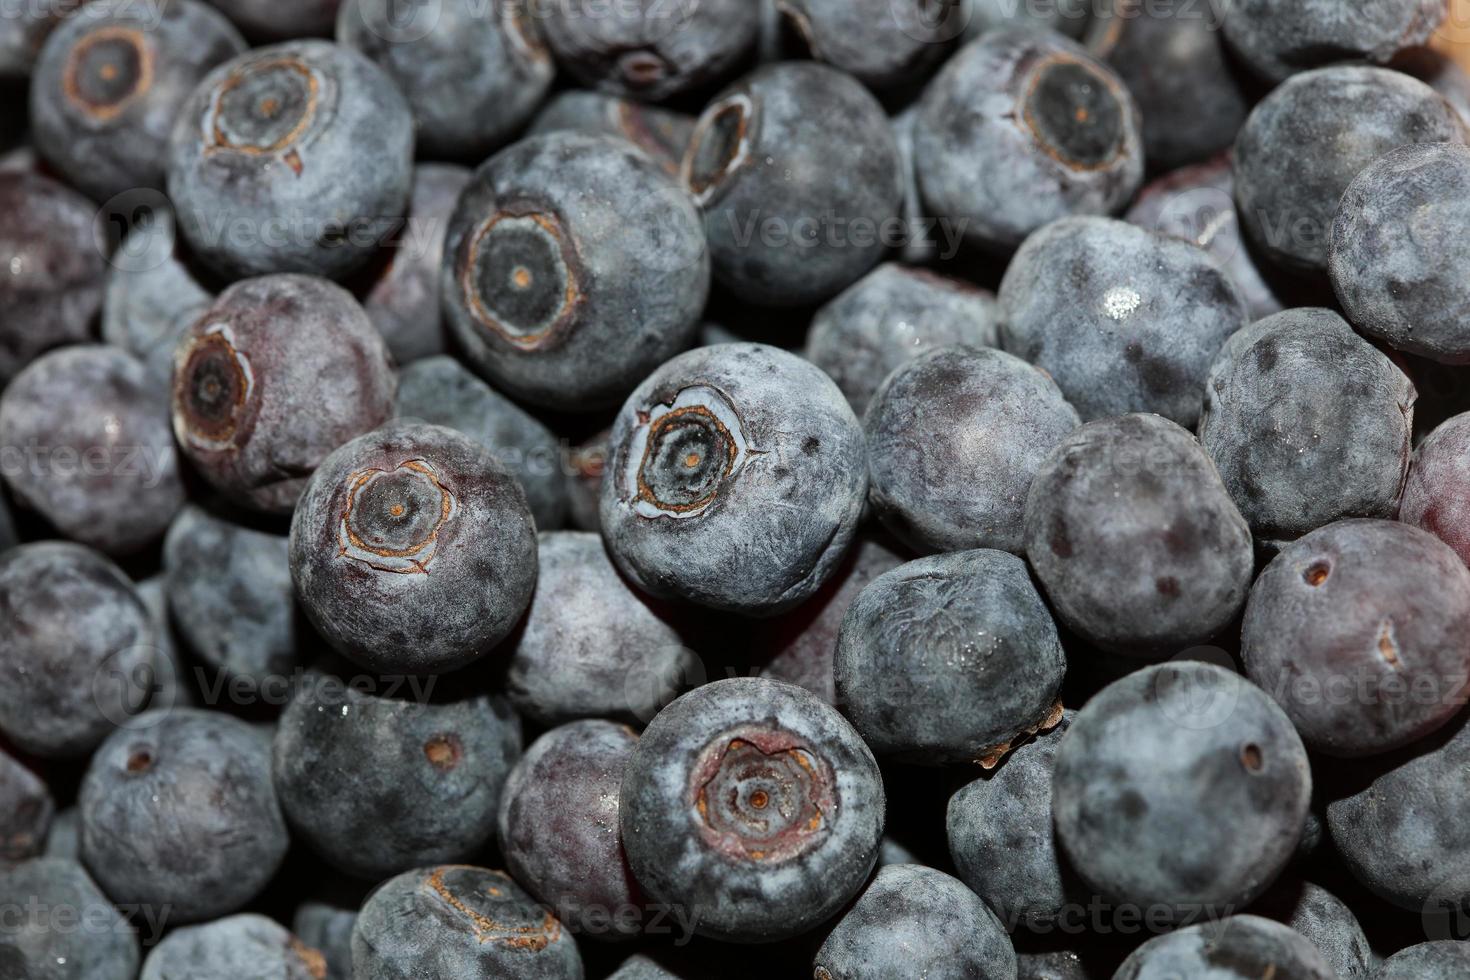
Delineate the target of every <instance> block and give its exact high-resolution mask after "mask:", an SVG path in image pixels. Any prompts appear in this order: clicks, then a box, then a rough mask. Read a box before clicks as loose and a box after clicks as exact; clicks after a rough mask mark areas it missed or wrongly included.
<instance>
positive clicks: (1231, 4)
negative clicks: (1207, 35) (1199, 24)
mask: <svg viewBox="0 0 1470 980" xmlns="http://www.w3.org/2000/svg"><path fill="white" fill-rule="evenodd" d="M1445 9H1446V4H1445V0H1295V2H1292V3H1277V2H1274V0H1228V2H1226V3H1225V4H1224V5H1223V6H1222V7H1221V8H1220V13H1221V14H1223V15H1224V16H1223V19H1222V21H1221V27H1223V28H1224V32H1225V40H1226V41H1227V42H1229V44H1230V46H1231V48H1233V49H1234V50H1235V53H1236V55H1238V56H1239V58H1240V60H1241V61H1242V62H1244V63H1245V64H1246V65H1247V66H1249V67H1250V69H1251V70H1252V71H1254V72H1255V73H1256V74H1258V75H1260V76H1261V77H1262V78H1263V79H1265V80H1267V81H1270V82H1282V81H1285V80H1286V79H1287V78H1289V77H1291V76H1292V75H1294V74H1296V73H1297V72H1300V71H1303V70H1304V69H1308V68H1318V67H1321V66H1322V65H1326V64H1329V63H1332V62H1337V61H1372V62H1378V63H1379V64H1383V63H1386V62H1388V61H1391V60H1392V59H1393V57H1394V55H1396V54H1398V53H1399V52H1400V51H1402V50H1403V49H1405V48H1412V47H1414V46H1415V45H1420V44H1427V43H1428V42H1429V40H1430V39H1431V38H1432V37H1433V36H1434V33H1435V30H1436V29H1437V28H1438V27H1439V25H1440V24H1441V22H1443V21H1444V19H1445Z"/></svg>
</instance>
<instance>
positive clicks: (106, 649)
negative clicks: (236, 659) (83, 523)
mask: <svg viewBox="0 0 1470 980" xmlns="http://www.w3.org/2000/svg"><path fill="white" fill-rule="evenodd" d="M155 636H156V634H155V632H154V625H153V622H152V620H151V619H150V618H149V616H148V610H147V609H145V608H144V607H143V603H142V601H141V600H139V598H138V593H137V592H136V591H135V590H134V589H133V584H132V583H131V582H130V581H128V578H127V576H125V575H124V574H123V573H122V570H121V569H119V568H118V567H117V566H116V565H114V564H113V563H112V562H110V561H108V560H107V559H106V558H104V557H103V556H102V555H100V554H99V553H97V552H95V551H93V550H92V549H90V548H87V547H84V546H82V545H79V544H71V543H65V542H60V541H43V542H38V543H35V544H24V545H18V546H16V547H14V548H11V549H10V550H8V551H6V552H4V553H0V672H3V676H4V678H5V683H4V684H0V732H3V733H4V735H5V737H6V738H8V739H9V740H10V741H11V742H12V743H13V744H14V745H15V746H16V747H17V748H19V749H20V750H21V751H23V752H28V753H30V754H32V755H37V756H42V757H46V758H51V757H60V758H84V757H85V756H86V755H87V753H88V752H90V751H92V749H94V748H95V747H96V746H97V744H98V743H99V742H101V741H102V740H103V739H104V738H106V737H107V734H108V733H109V732H111V731H112V729H113V726H114V724H116V723H118V722H121V721H123V720H125V719H126V717H127V706H130V705H132V704H133V703H134V702H135V700H136V696H137V694H138V690H137V688H136V686H135V684H136V678H137V677H139V676H142V675H144V674H146V672H148V671H150V670H151V669H152V668H153V665H154V663H155V658H156V656H157V652H156V649H155V647H156V639H155Z"/></svg>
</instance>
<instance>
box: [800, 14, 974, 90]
mask: <svg viewBox="0 0 1470 980" xmlns="http://www.w3.org/2000/svg"><path fill="white" fill-rule="evenodd" d="M776 6H777V7H778V8H779V9H780V11H781V13H782V15H783V16H784V17H785V18H786V23H787V24H789V25H790V26H791V28H792V29H793V30H794V31H795V32H796V35H797V36H798V37H799V38H800V39H801V41H802V42H803V43H804V44H805V46H806V48H807V50H808V51H809V52H810V54H811V57H812V58H813V59H814V60H816V61H822V62H825V63H827V64H829V65H831V66H832V67H834V68H838V69H841V70H842V71H845V72H847V73H848V74H849V75H852V76H853V77H854V78H856V79H857V80H858V81H860V82H862V83H863V84H864V85H866V86H868V87H869V88H871V89H874V90H875V91H878V90H882V89H888V88H894V87H896V86H903V85H912V84H915V83H917V82H920V81H922V80H923V78H924V76H925V75H926V74H928V72H929V71H930V69H932V68H933V67H934V65H935V63H936V62H938V61H939V60H940V59H941V58H943V57H945V56H946V55H948V54H949V46H948V44H947V42H949V41H950V40H952V39H953V38H954V37H955V36H956V35H958V34H959V30H960V28H961V27H962V26H963V25H962V22H963V19H964V18H963V14H962V13H961V12H960V11H959V10H958V9H954V8H951V9H950V10H948V11H945V12H944V13H943V14H942V15H941V16H934V13H935V12H934V11H931V10H930V8H928V7H927V6H926V5H924V4H905V3H890V2H889V0H777V4H776Z"/></svg>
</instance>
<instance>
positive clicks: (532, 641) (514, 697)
mask: <svg viewBox="0 0 1470 980" xmlns="http://www.w3.org/2000/svg"><path fill="white" fill-rule="evenodd" d="M537 553H538V558H537V565H538V566H539V569H540V572H539V575H538V577H537V580H536V592H535V595H534V596H533V598H532V599H531V608H530V610H529V611H528V612H527V613H526V620H525V625H524V627H523V629H522V630H521V631H520V632H519V633H518V634H517V636H516V637H515V639H514V641H513V645H512V646H510V654H509V655H510V666H509V668H508V669H507V671H506V678H505V688H506V693H507V694H508V695H509V696H510V699H511V701H512V703H514V704H515V706H516V708H517V709H518V710H519V711H521V713H523V714H524V715H525V716H526V717H528V718H531V719H533V720H534V721H536V722H539V723H540V724H543V725H557V724H560V723H562V722H564V721H569V720H571V719H573V718H594V717H604V718H622V719H624V720H627V721H638V720H642V721H646V720H648V719H649V718H651V717H652V716H653V713H654V712H655V711H657V709H658V707H659V705H661V704H663V703H664V702H665V701H666V700H667V697H668V694H669V692H670V690H674V691H677V689H678V687H679V685H680V682H681V681H683V680H684V678H686V677H691V676H694V675H695V674H696V672H698V671H699V670H701V669H702V668H701V666H700V663H699V661H698V659H697V658H696V657H695V656H694V654H693V653H692V652H691V651H689V650H687V649H685V647H684V645H683V641H682V639H681V637H680V634H679V632H678V630H677V629H676V628H675V626H674V625H673V623H672V622H671V621H670V617H669V612H668V610H666V609H664V608H662V607H661V606H660V605H659V604H658V603H655V602H653V601H651V600H650V599H648V598H647V597H645V596H644V595H642V594H641V593H639V592H638V591H636V590H635V589H633V588H632V587H630V586H629V585H628V584H627V583H626V582H625V581H624V580H623V579H622V577H621V576H619V575H618V571H617V569H616V568H615V567H614V566H613V563H612V560H611V559H610V558H609V557H608V555H607V552H606V550H605V549H604V548H603V544H602V539H601V538H599V537H598V536H597V535H596V534H589V533H587V532H584V531H553V532H551V533H546V534H542V535H541V536H540V539H539V542H538V548H537Z"/></svg>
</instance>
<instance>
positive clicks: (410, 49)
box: [337, 0, 556, 161]
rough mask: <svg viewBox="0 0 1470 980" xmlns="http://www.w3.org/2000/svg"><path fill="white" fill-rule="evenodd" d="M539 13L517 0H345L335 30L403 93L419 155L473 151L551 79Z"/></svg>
mask: <svg viewBox="0 0 1470 980" xmlns="http://www.w3.org/2000/svg"><path fill="white" fill-rule="evenodd" d="M539 22H540V18H539V16H537V15H536V14H534V13H533V12H532V10H531V9H529V8H528V5H527V4H526V3H525V2H523V0H439V2H437V3H433V4H426V5H423V6H418V7H411V8H407V9H403V8H398V7H394V6H393V5H391V4H385V3H383V2H382V0H343V3H342V7H341V10H340V11H339V12H338V14H337V40H338V41H339V42H340V43H342V44H344V45H346V46H347V47H349V48H354V49H356V50H358V51H361V52H362V53H363V54H365V55H367V56H368V57H369V58H371V59H372V60H373V62H375V63H376V64H377V65H378V67H380V68H382V69H383V71H385V72H386V73H387V74H388V76H389V77H391V78H392V79H393V81H394V82H395V83H396V84H397V85H398V87H399V88H400V89H402V91H403V94H404V95H406V96H407V97H408V103H409V105H410V106H411V107H412V109H413V115H414V125H415V138H416V140H417V143H418V152H419V154H420V155H422V156H428V157H430V158H432V159H441V158H443V159H455V160H458V159H466V160H475V161H479V160H483V159H484V158H485V157H486V156H488V155H489V154H490V153H492V152H494V151H495V150H496V149H498V148H500V147H501V146H503V145H505V144H506V143H508V142H510V140H511V139H512V138H513V137H514V136H515V134H516V132H517V131H519V130H520V129H521V127H523V126H524V125H525V124H526V122H527V121H528V120H529V119H530V118H531V116H532V114H533V113H535V111H536V107H537V106H538V105H540V104H541V100H542V99H544V98H545V97H546V92H547V90H548V89H549V88H550V87H551V81H552V79H553V77H554V76H555V75H556V66H555V65H554V64H552V61H551V53H550V52H549V51H547V50H546V46H545V44H544V42H543V41H542V40H541V37H540V35H539V33H538V26H537V25H538V24H539ZM451 78H452V79H453V80H454V81H453V85H452V86H449V85H447V84H446V80H447V79H451Z"/></svg>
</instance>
